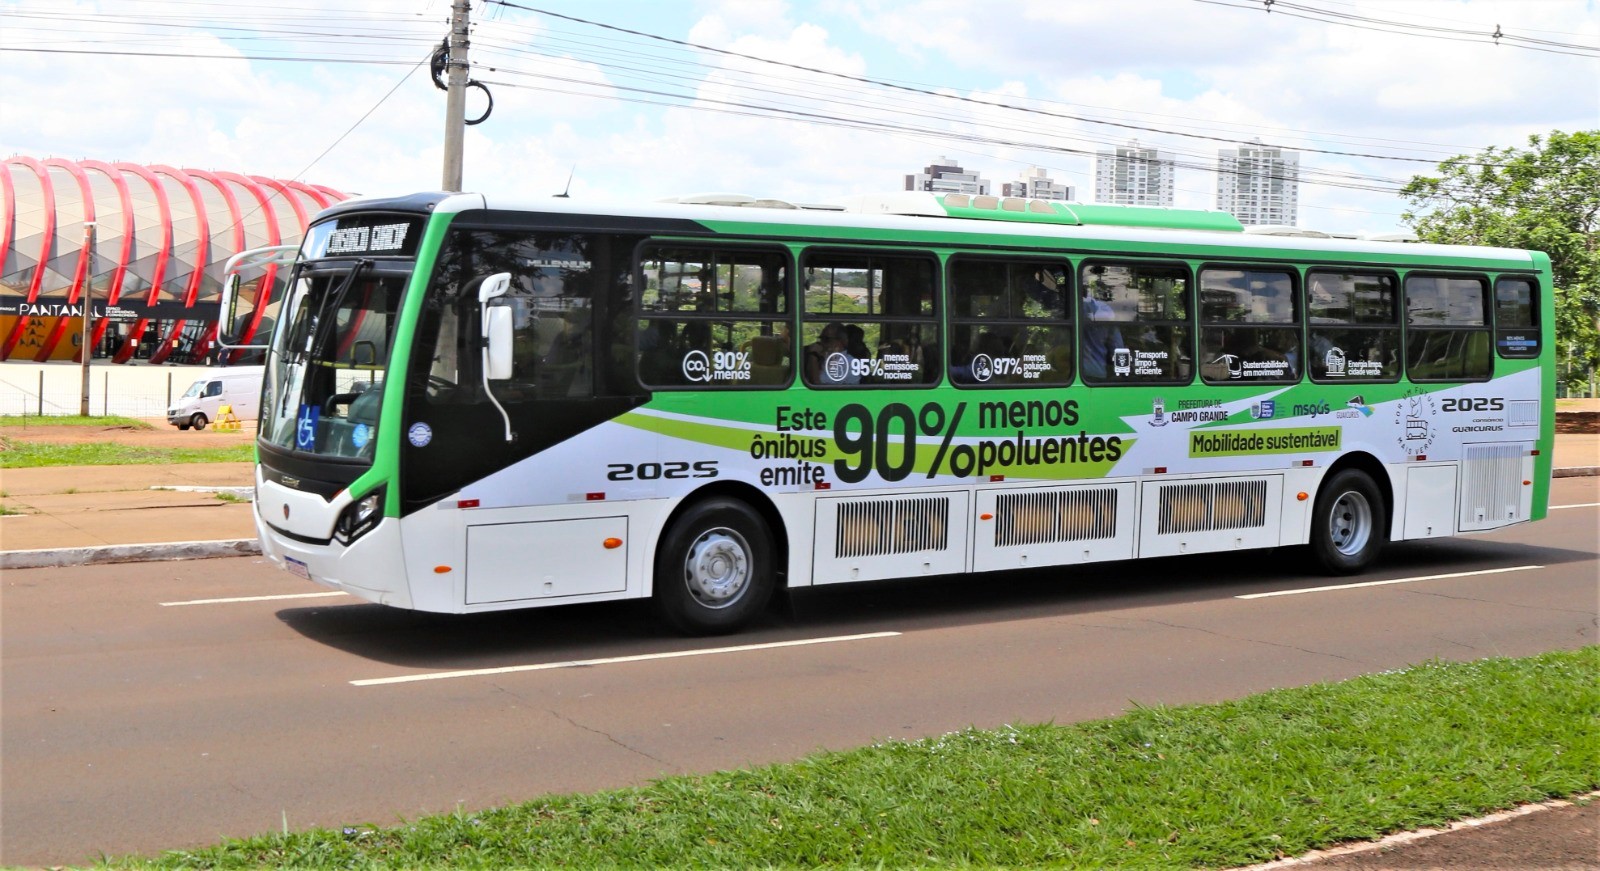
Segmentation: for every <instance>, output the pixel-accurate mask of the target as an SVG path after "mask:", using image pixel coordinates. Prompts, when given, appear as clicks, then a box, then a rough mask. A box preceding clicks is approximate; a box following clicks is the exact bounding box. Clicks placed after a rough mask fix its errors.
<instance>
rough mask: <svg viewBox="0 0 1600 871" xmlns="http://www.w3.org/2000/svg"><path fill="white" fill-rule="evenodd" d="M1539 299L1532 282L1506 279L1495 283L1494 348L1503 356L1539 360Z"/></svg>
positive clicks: (1525, 279)
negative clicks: (1537, 358)
mask: <svg viewBox="0 0 1600 871" xmlns="http://www.w3.org/2000/svg"><path fill="white" fill-rule="evenodd" d="M1538 299H1539V296H1538V290H1537V285H1535V284H1534V280H1533V279H1531V278H1522V277H1505V278H1501V279H1499V280H1498V281H1496V282H1495V283H1494V329H1495V340H1494V344H1495V348H1496V349H1497V350H1499V352H1500V356H1502V357H1537V356H1539V305H1538Z"/></svg>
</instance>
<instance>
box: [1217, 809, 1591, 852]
mask: <svg viewBox="0 0 1600 871" xmlns="http://www.w3.org/2000/svg"><path fill="white" fill-rule="evenodd" d="M1596 798H1600V790H1594V791H1592V792H1585V793H1579V794H1578V795H1573V796H1568V797H1566V798H1554V799H1550V800H1549V801H1541V802H1535V803H1533V804H1525V805H1519V806H1517V807H1515V808H1512V809H1511V810H1508V811H1502V812H1500V813H1496V814H1489V815H1488V816H1483V817H1475V818H1473V819H1466V820H1456V821H1455V822H1453V823H1450V824H1449V825H1447V826H1445V827H1443V828H1439V829H1415V830H1412V831H1408V832H1396V833H1395V834H1392V835H1389V836H1387V837H1384V838H1379V839H1378V840H1376V841H1360V842H1355V843H1347V844H1341V845H1339V846H1335V847H1329V848H1327V849H1324V850H1312V851H1311V852H1309V853H1306V854H1304V855H1301V856H1287V857H1285V858H1282V859H1277V860H1275V861H1272V862H1263V863H1261V864H1259V865H1245V866H1242V867H1238V868H1233V869H1229V871H1278V869H1281V868H1295V867H1299V866H1302V865H1316V864H1317V863H1318V862H1321V861H1322V860H1324V859H1336V858H1338V857H1340V856H1352V855H1359V854H1361V853H1370V852H1373V851H1375V850H1384V849H1389V848H1392V847H1396V846H1398V845H1400V844H1407V843H1411V842H1413V841H1421V840H1425V839H1427V838H1434V837H1438V836H1439V835H1448V834H1450V833H1451V832H1459V831H1462V830H1463V829H1475V828H1478V827H1480V826H1488V825H1493V824H1495V823H1503V822H1505V821H1506V820H1511V819H1515V818H1517V817H1523V816H1527V815H1528V814H1534V813H1538V812H1539V811H1547V810H1552V809H1554V808H1560V807H1569V806H1571V805H1575V804H1587V803H1588V802H1590V801H1593V800H1594V799H1596ZM1395 867H1401V866H1399V865H1396V866H1395Z"/></svg>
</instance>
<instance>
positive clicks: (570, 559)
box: [225, 193, 1554, 633]
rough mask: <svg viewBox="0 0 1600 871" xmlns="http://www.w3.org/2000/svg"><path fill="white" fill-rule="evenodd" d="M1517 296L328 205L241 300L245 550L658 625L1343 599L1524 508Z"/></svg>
mask: <svg viewBox="0 0 1600 871" xmlns="http://www.w3.org/2000/svg"><path fill="white" fill-rule="evenodd" d="M258 268H259V267H258ZM1550 275H1551V273H1550V264H1549V260H1548V258H1547V257H1546V256H1545V255H1543V254H1541V253H1538V252H1533V251H1516V250H1506V249H1492V248H1473V247H1453V246H1436V245H1421V244H1401V243H1397V242H1383V241H1362V240H1355V239H1336V238H1328V237H1326V236H1324V235H1322V234H1303V235H1274V234H1267V233H1260V232H1250V231H1247V230H1246V229H1245V228H1243V227H1242V226H1241V225H1240V224H1239V223H1238V222H1237V221H1236V220H1234V219H1233V218H1232V217H1231V216H1229V215H1226V214H1222V213H1218V212H1205V211H1184V210H1173V209H1145V208H1137V207H1119V206H1097V205H1081V204H1075V203H1058V202H1045V201H1029V200H1021V199H1011V198H1005V199H1002V198H996V197H987V196H966V195H957V194H950V195H942V196H941V195H936V194H931V193H904V194H891V195H885V196H879V197H863V198H858V199H854V200H851V201H849V202H846V203H843V204H840V205H835V206H827V207H795V206H792V205H790V204H787V203H782V202H776V201H771V200H755V199H751V198H748V197H738V196H730V195H708V196H702V197H686V198H683V199H681V200H676V201H672V202H661V203H650V204H643V205H630V206H625V207H602V206H595V205H584V204H581V203H579V202H576V201H573V200H569V199H561V198H554V199H547V200H542V201H536V202H531V203H529V202H520V203H512V202H499V201H498V200H497V199H496V198H494V197H492V196H488V195H479V194H418V195H415V196H409V197H403V198H396V199H382V200H365V201H351V202H346V203H341V204H339V205H336V206H334V207H332V208H330V209H328V210H327V211H325V212H323V213H322V214H321V215H320V216H319V217H318V218H317V219H316V221H315V222H314V223H313V224H312V226H311V228H310V230H309V232H308V233H307V235H306V237H305V240H304V242H303V244H302V245H301V246H300V248H299V250H298V252H297V253H296V255H295V256H294V258H293V267H292V272H291V277H290V280H289V284H288V290H287V291H286V292H285V293H284V296H283V299H281V300H279V301H277V302H276V303H274V309H277V310H274V311H273V312H271V314H272V315H273V316H274V317H275V320H276V326H275V329H274V331H273V336H272V340H271V346H270V350H269V352H268V355H267V366H266V370H267V371H266V381H265V388H264V390H263V394H262V404H261V426H260V436H259V441H258V443H257V448H258V458H259V462H258V467H257V477H256V498H255V511H256V524H257V528H258V530H259V532H260V537H261V542H262V546H263V549H264V551H265V552H266V554H267V555H269V556H270V557H271V558H272V559H273V560H275V561H277V562H278V563H279V564H281V565H282V566H283V567H285V568H287V569H288V570H290V571H292V572H295V573H296V574H298V575H300V576H302V577H306V578H309V579H311V580H313V581H316V582H318V583H321V584H324V585H327V586H329V587H332V588H335V589H338V590H344V591H347V592H349V593H351V594H354V595H356V596H359V597H361V598H363V599H367V600H370V601H373V602H379V603H383V604H386V605H393V606H396V607H401V608H413V609H418V610H424V611H435V612H454V613H473V612H479V611H493V610H501V609H508V608H526V607H536V606H544V605H556V604H563V603H576V602H595V601H602V600H612V599H634V598H648V599H652V600H653V601H654V603H655V604H656V606H657V608H658V610H659V611H660V613H661V614H662V616H663V617H665V618H666V619H667V620H668V621H669V622H670V623H672V624H673V625H675V626H677V627H678V628H680V629H682V630H684V631H687V632H692V633H715V632H725V631H732V630H734V629H736V628H738V627H740V626H741V625H744V624H746V623H747V622H748V621H750V620H751V619H752V618H753V617H755V616H756V615H757V614H758V613H760V612H761V611H762V610H763V608H764V606H765V605H766V604H767V603H768V601H769V599H770V598H771V596H772V594H773V593H774V591H775V590H777V589H780V588H785V587H789V588H792V587H807V586H813V585H821V584H837V583H846V582H852V581H869V580H875V579H885V578H907V577H914V576H921V575H947V574H962V573H977V572H994V571H1003V570H1006V569H1013V568H1022V567H1028V568H1034V567H1040V566H1060V567H1076V566H1081V565H1083V564H1086V563H1096V562H1103V561H1112V560H1129V559H1138V558H1141V557H1155V556H1171V555H1179V554H1193V553H1202V552H1216V551H1235V550H1246V549H1251V548H1269V547H1281V546H1287V545H1303V546H1306V547H1305V552H1306V553H1307V555H1308V557H1309V558H1310V560H1311V561H1312V562H1314V563H1315V564H1316V565H1318V566H1320V567H1321V568H1322V569H1324V570H1327V571H1330V572H1334V573H1350V572H1356V571H1360V570H1361V569H1363V568H1365V567H1366V566H1368V565H1369V564H1370V563H1371V562H1372V561H1373V559H1374V558H1375V557H1376V555H1377V554H1378V551H1379V549H1380V547H1381V546H1382V545H1383V544H1384V543H1385V542H1387V541H1401V540H1412V539H1421V538H1431V537H1438V536H1450V535H1456V534H1458V533H1465V532H1476V531H1481V530H1488V529H1495V528H1498V527H1502V526H1506V525H1509V524H1514V523H1521V522H1526V521H1531V520H1537V519H1539V518H1542V517H1543V516H1544V515H1545V513H1546V510H1547V506H1548V501H1549V479H1550V465H1551V446H1552V440H1553V429H1554V409H1553V406H1554V399H1553V395H1554V379H1553V369H1552V367H1553V348H1552V345H1553V342H1552V341H1551V340H1550V338H1549V335H1548V330H1549V328H1550V327H1549V325H1550V324H1551V323H1552V322H1553V315H1552V299H1551V283H1550V282H1551V278H1550ZM227 296H228V297H229V298H230V299H232V300H237V299H238V296H239V294H237V293H232V294H228V295H227ZM229 308H230V311H228V313H227V315H226V317H225V323H230V324H231V323H239V322H243V321H248V320H249V319H250V318H249V317H248V316H247V317H245V318H240V317H238V315H237V313H236V312H234V311H232V310H231V305H230V307H229Z"/></svg>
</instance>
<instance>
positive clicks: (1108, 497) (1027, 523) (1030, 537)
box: [994, 487, 1117, 547]
mask: <svg viewBox="0 0 1600 871" xmlns="http://www.w3.org/2000/svg"><path fill="white" fill-rule="evenodd" d="M994 513H995V519H996V521H997V522H996V523H995V526H994V543H995V546H996V547H1008V546H1011V545H1021V544H1046V543H1049V542H1056V541H1087V540H1090V539H1097V538H1115V537H1116V535H1117V491H1116V489H1115V488H1112V487H1100V488H1094V489H1082V488H1075V489H1072V490H1045V491H1033V492H1024V493H1002V494H1001V495H1000V496H999V497H998V498H997V499H996V500H995V512H994Z"/></svg>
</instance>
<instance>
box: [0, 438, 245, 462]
mask: <svg viewBox="0 0 1600 871" xmlns="http://www.w3.org/2000/svg"><path fill="white" fill-rule="evenodd" d="M0 438H3V437H0ZM254 459H255V446H254V445H250V444H242V445H229V446H227V447H214V448H158V447H136V446H133V445H118V444H112V443H110V442H84V443H81V444H56V443H50V442H25V441H15V440H12V441H9V442H8V444H7V445H6V449H5V450H0V469H32V468H36V467H38V466H127V465H140V464H143V465H167V464H169V463H236V462H250V461H252V460H254Z"/></svg>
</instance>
